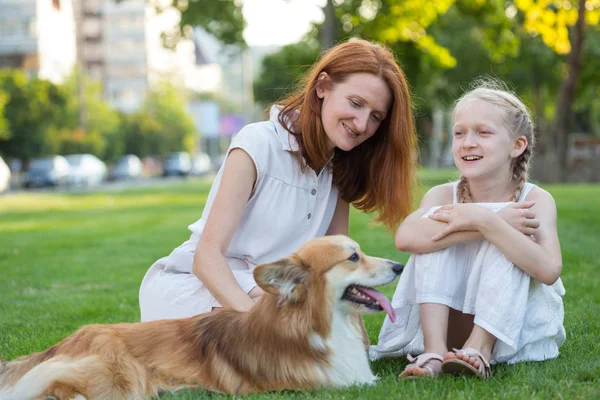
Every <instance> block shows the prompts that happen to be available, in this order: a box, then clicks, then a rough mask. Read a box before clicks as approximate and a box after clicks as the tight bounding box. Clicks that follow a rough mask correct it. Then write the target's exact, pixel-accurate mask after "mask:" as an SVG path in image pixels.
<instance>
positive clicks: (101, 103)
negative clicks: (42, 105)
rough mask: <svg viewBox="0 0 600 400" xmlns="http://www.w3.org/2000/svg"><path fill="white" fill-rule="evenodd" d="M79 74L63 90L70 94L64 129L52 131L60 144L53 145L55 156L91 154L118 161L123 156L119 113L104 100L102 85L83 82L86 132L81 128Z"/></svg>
mask: <svg viewBox="0 0 600 400" xmlns="http://www.w3.org/2000/svg"><path fill="white" fill-rule="evenodd" d="M76 74H77V72H76V71H75V72H74V73H73V74H71V76H70V77H69V79H67V80H66V81H65V83H64V84H63V85H62V87H63V88H64V90H65V93H66V94H67V96H68V97H67V105H66V108H65V117H64V120H63V121H62V124H61V128H56V129H53V130H51V131H49V135H50V136H51V137H52V138H54V139H55V140H57V141H58V142H57V143H55V144H54V145H53V147H52V148H53V151H54V153H55V154H76V153H92V154H95V155H96V156H98V157H100V158H101V159H105V160H115V159H116V158H118V157H119V156H121V155H123V149H124V146H123V145H122V144H120V143H119V140H118V136H119V134H120V129H121V126H120V124H121V120H120V117H119V113H118V112H117V111H116V110H114V109H112V108H111V107H110V105H109V104H108V103H107V102H106V101H105V100H104V99H103V98H102V87H101V84H100V82H97V81H93V80H91V79H89V78H85V79H84V90H83V93H84V120H85V130H84V129H83V127H80V126H79V117H78V112H79V100H78V97H77V75H76Z"/></svg>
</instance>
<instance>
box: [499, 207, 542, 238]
mask: <svg viewBox="0 0 600 400" xmlns="http://www.w3.org/2000/svg"><path fill="white" fill-rule="evenodd" d="M534 205H535V201H521V202H518V203H513V204H511V205H509V206H506V207H504V208H503V209H502V210H500V211H498V216H499V217H500V218H502V219H503V220H504V221H506V222H507V223H508V224H509V225H510V226H512V227H513V228H515V229H516V230H518V231H519V232H521V233H522V234H524V235H527V236H535V234H536V232H537V228H538V227H539V226H540V221H539V220H538V219H536V214H535V211H533V210H532V209H531V207H533V206H534Z"/></svg>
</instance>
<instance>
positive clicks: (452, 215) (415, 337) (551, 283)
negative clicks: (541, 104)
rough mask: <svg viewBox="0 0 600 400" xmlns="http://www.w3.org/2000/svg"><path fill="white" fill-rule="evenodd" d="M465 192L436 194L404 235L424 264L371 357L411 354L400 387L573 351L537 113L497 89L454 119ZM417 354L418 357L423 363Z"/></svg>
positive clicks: (452, 186) (398, 298)
mask: <svg viewBox="0 0 600 400" xmlns="http://www.w3.org/2000/svg"><path fill="white" fill-rule="evenodd" d="M453 118H454V138H453V154H454V162H455V164H456V167H457V168H458V170H459V171H460V173H461V177H460V179H459V181H457V182H453V183H448V184H443V185H440V186H436V187H434V188H432V189H431V190H430V191H429V192H428V193H427V194H426V195H425V196H424V197H423V199H422V201H421V205H420V207H419V209H418V210H417V211H415V212H413V213H412V214H411V215H410V216H409V217H407V218H406V219H405V220H404V222H403V223H402V224H401V225H400V227H399V228H398V231H397V233H396V247H397V248H398V249H399V250H402V251H407V252H411V253H414V254H413V255H412V256H411V258H410V260H409V262H408V265H407V267H406V268H405V270H404V273H403V275H402V276H401V278H400V281H399V283H398V287H397V290H396V293H395V295H394V299H393V302H392V304H393V306H394V308H395V309H396V313H397V315H398V318H397V320H396V323H392V322H391V321H390V320H389V319H386V320H385V322H384V325H383V328H382V330H381V332H380V336H379V343H378V345H377V346H373V347H372V348H371V349H370V353H371V358H372V359H377V358H380V357H389V356H398V355H404V354H408V356H409V360H410V361H411V363H410V364H408V366H407V367H406V369H405V370H404V371H403V372H402V373H401V374H400V377H401V378H418V377H435V376H437V375H438V374H440V373H441V372H445V373H451V374H464V373H466V374H471V375H476V376H478V377H480V378H482V379H487V378H488V377H489V376H490V372H491V370H490V362H492V363H494V362H507V363H516V362H520V361H537V360H545V359H548V358H553V357H556V356H557V355H558V348H559V347H560V345H561V344H562V343H563V341H564V340H565V330H564V327H563V313H564V312H563V303H562V299H561V296H562V295H563V294H564V287H563V285H562V283H561V280H560V278H559V276H560V273H561V269H562V259H561V252H560V244H559V241H558V236H557V231H556V205H555V203H554V199H553V198H552V196H551V195H550V194H549V193H548V192H547V191H545V190H543V189H542V188H540V187H539V186H536V185H534V184H531V183H529V182H527V172H528V168H529V162H530V160H531V156H532V151H533V145H534V135H533V131H534V130H533V123H532V120H531V117H530V115H529V112H528V110H527V108H526V107H525V106H524V105H523V103H522V102H521V101H520V100H519V99H518V98H517V97H516V96H515V95H514V94H513V93H511V92H510V91H508V90H506V89H505V87H504V86H503V85H502V84H501V83H499V82H495V81H487V82H484V83H482V84H480V85H479V86H477V87H476V88H475V89H473V90H471V91H469V92H467V93H466V94H464V95H463V96H462V97H461V98H460V99H459V100H458V101H457V103H456V106H455V109H454V114H453ZM411 354H412V355H418V357H416V358H413V357H412V356H411Z"/></svg>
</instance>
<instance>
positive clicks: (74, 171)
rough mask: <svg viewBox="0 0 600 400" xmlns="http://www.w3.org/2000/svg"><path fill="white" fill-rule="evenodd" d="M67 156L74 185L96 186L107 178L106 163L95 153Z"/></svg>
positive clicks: (70, 181) (70, 176)
mask: <svg viewBox="0 0 600 400" xmlns="http://www.w3.org/2000/svg"><path fill="white" fill-rule="evenodd" d="M65 158H66V159H67V161H68V162H69V165H70V166H71V173H70V175H69V184H71V185H72V186H84V187H88V186H95V185H98V184H100V182H102V181H103V180H104V178H106V164H104V162H102V161H101V160H100V159H99V158H98V157H96V156H95V155H93V154H70V155H68V156H65Z"/></svg>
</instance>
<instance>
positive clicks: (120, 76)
mask: <svg viewBox="0 0 600 400" xmlns="http://www.w3.org/2000/svg"><path fill="white" fill-rule="evenodd" d="M76 1H80V3H79V13H80V15H79V18H80V21H81V24H80V31H79V33H80V43H79V47H80V50H81V58H80V62H81V64H82V65H84V68H85V70H86V71H87V73H88V76H89V77H90V78H92V79H95V80H98V81H101V82H102V88H103V92H104V97H105V99H106V100H107V101H108V102H109V104H110V105H111V106H112V107H114V108H116V109H118V110H120V111H123V112H132V111H135V110H137V109H138V108H139V107H140V106H141V105H142V103H143V101H144V97H145V95H146V92H147V91H148V88H149V85H148V68H147V56H146V18H147V6H146V3H145V2H144V0H127V1H123V2H119V3H117V2H115V1H112V0H76Z"/></svg>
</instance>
